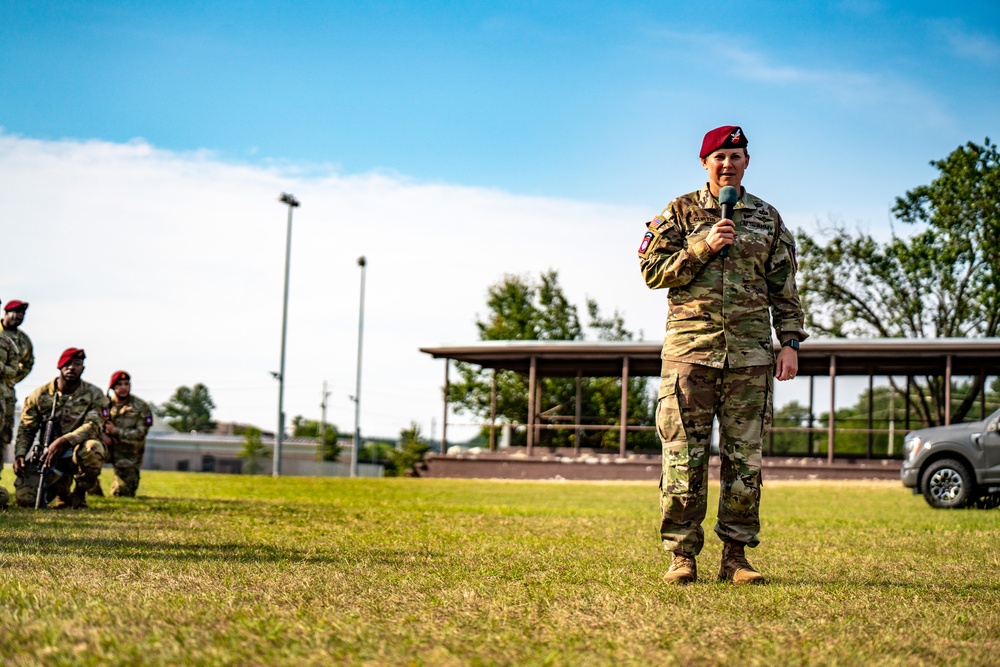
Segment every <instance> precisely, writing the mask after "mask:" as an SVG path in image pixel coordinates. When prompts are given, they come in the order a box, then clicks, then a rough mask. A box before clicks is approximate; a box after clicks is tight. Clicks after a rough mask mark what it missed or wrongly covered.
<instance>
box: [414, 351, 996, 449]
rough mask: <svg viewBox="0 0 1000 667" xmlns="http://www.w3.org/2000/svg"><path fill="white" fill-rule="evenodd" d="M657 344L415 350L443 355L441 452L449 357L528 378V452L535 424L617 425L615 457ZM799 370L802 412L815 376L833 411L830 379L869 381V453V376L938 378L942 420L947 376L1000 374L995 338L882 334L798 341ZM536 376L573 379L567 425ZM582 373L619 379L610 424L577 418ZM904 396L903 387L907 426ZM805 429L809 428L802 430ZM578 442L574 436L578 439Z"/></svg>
mask: <svg viewBox="0 0 1000 667" xmlns="http://www.w3.org/2000/svg"><path fill="white" fill-rule="evenodd" d="M661 347H662V344H661V343H659V342H652V341H641V342H631V341H624V342H608V341H597V342H592V341H524V340H518V341H479V342H475V343H470V344H466V345H445V346H440V347H423V348H420V351H421V352H424V353H426V354H429V355H431V356H432V357H434V358H436V359H444V360H445V387H444V397H445V398H444V401H445V404H444V422H443V431H442V437H441V443H442V453H444V451H443V450H444V445H445V443H446V442H447V433H448V388H449V367H450V364H451V361H452V360H455V361H461V362H466V363H471V364H477V365H479V366H481V367H482V368H483V369H484V370H486V369H491V370H493V371H497V370H510V371H515V372H518V373H521V374H524V375H526V376H527V378H528V423H527V424H526V426H527V455H528V456H532V455H533V449H534V447H535V445H536V443H537V441H538V436H539V433H540V431H541V429H573V430H576V431H577V432H578V433H580V432H582V431H583V430H617V431H619V433H620V439H619V443H620V445H619V456H620V457H622V458H624V457H625V455H626V451H625V442H626V436H627V434H628V433H629V432H633V431H644V430H645V431H648V430H653V429H654V428H655V427H653V426H646V425H635V424H628V423H627V420H626V419H625V415H627V414H628V392H627V386H628V382H627V381H628V379H629V378H630V377H639V376H644V377H656V376H659V375H660V349H661ZM798 374H799V376H800V377H801V376H808V377H809V382H810V390H809V414H810V415H813V414H814V406H813V387H814V381H815V379H816V378H817V377H824V376H825V377H828V378H829V383H830V405H829V411H830V414H831V415H834V414H835V407H834V406H835V399H836V379H837V377H838V376H848V375H851V376H868V386H869V392H868V396H869V411H868V414H869V427H868V429H867V430H868V432H869V441H868V442H869V445H868V457H869V458H870V457H871V456H872V451H871V449H872V448H871V442H872V437H871V436H872V433H873V430H872V428H871V414H872V410H871V407H870V406H871V400H872V391H871V388H872V386H873V378H874V377H875V376H905V377H906V378H907V386H908V387H909V385H910V383H911V382H912V381H913V378H914V377H916V376H925V377H942V378H943V379H944V387H945V401H944V403H945V414H944V423H945V424H950V423H951V379H952V377H954V376H959V377H961V376H972V377H976V376H978V377H980V378H982V380H983V384H984V386H985V382H986V378H988V377H991V376H997V375H1000V338H921V339H903V338H883V339H813V338H810V339H809V340H808V341H807V342H806V343H803V344H802V348H801V350H800V351H799V373H798ZM543 377H561V378H571V377H575V378H576V379H577V400H576V415H575V420H574V422H573V423H564V424H544V423H542V421H541V419H540V415H539V410H538V406H539V405H540V395H539V392H540V389H541V383H540V382H539V380H540V379H541V378H543ZM584 377H614V378H619V379H620V380H621V386H622V393H621V410H620V412H619V420H618V423H617V424H615V425H595V424H584V423H582V415H581V405H580V403H581V400H580V396H581V392H580V386H581V380H582V378H584ZM909 398H910V392H909V391H907V392H906V400H907V410H906V412H905V414H906V415H907V417H906V419H907V423H906V424H905V428H907V429H909V427H910V425H909V423H908V422H909V413H910V411H909ZM980 400H981V401H982V402H981V405H980V411H981V412H983V413H985V409H986V408H985V391H984V392H982V393H981V395H980ZM495 422H496V373H495V372H494V373H493V392H492V414H491V417H490V426H491V429H490V431H491V432H490V450H491V451H493V450H495V448H496V436H495ZM835 426H836V420H835V419H830V420H829V422H828V425H827V459H828V461H830V462H831V463H832V462H833V457H834V438H835V436H834V432H835ZM805 430H812V429H805ZM578 441H579V439H578Z"/></svg>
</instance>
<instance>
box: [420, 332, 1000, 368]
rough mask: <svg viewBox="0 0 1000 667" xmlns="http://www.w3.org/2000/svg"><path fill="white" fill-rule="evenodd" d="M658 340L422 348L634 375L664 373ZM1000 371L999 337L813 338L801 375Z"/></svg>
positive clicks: (448, 355)
mask: <svg viewBox="0 0 1000 667" xmlns="http://www.w3.org/2000/svg"><path fill="white" fill-rule="evenodd" d="M661 347H662V343H661V342H659V341H637V342H630V341H626V342H617V341H615V342H609V341H536V340H512V341H478V342H474V343H468V344H463V345H441V346H438V347H422V348H420V351H421V352H425V353H427V354H430V355H431V356H433V357H434V358H437V359H454V360H457V361H464V362H468V363H472V364H478V365H479V366H482V367H483V368H496V369H502V370H513V371H518V372H520V373H527V372H528V370H529V368H530V365H531V359H532V357H534V358H535V363H536V369H537V372H538V373H539V374H540V375H542V376H545V377H575V376H576V374H577V373H578V372H579V373H581V374H582V375H584V376H589V377H601V376H607V377H617V376H620V375H621V373H622V361H623V359H625V358H626V357H627V358H628V360H629V374H630V375H632V376H637V375H645V376H657V375H659V374H660V349H661ZM832 357H835V358H836V374H837V375H869V374H872V375H915V376H920V375H944V374H945V370H946V368H947V366H948V361H949V357H950V361H951V373H950V374H951V375H953V376H954V375H979V374H980V373H984V374H985V375H1000V338H877V339H868V338H836V339H831V338H827V339H822V338H810V339H808V340H807V341H805V342H804V343H802V348H801V349H800V350H799V375H800V376H801V375H824V376H825V375H830V368H831V358H832Z"/></svg>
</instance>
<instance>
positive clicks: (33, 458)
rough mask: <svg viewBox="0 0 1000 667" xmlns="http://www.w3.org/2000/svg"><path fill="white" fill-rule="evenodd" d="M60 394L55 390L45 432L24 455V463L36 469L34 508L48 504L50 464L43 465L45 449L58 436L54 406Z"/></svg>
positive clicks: (57, 402)
mask: <svg viewBox="0 0 1000 667" xmlns="http://www.w3.org/2000/svg"><path fill="white" fill-rule="evenodd" d="M61 395H62V394H60V393H59V392H56V394H55V396H53V397H52V412H51V413H50V414H49V418H48V420H47V421H46V422H45V432H44V434H43V435H42V437H40V438H39V439H38V441H37V442H35V444H34V445H32V446H31V449H30V450H28V454H27V456H25V457H24V463H25V465H34V466H35V469H36V470H38V491H37V492H36V493H35V509H36V510H37V509H41V508H43V507H45V506H46V505H48V502H46V501H45V473H47V472H48V471H49V468H50V466H47V465H45V450H46V449H48V448H49V445H51V444H52V441H53V440H55V439H56V438H58V437H59V436H58V435H57V434H56V406H57V405H58V404H59V397H60V396H61Z"/></svg>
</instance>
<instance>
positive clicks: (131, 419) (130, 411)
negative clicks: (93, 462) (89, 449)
mask: <svg viewBox="0 0 1000 667" xmlns="http://www.w3.org/2000/svg"><path fill="white" fill-rule="evenodd" d="M108 389H109V391H110V392H111V405H110V411H111V417H110V419H108V421H107V422H105V424H104V432H103V433H102V434H101V441H102V442H103V443H104V446H105V448H106V449H107V452H108V457H107V462H108V463H110V464H111V465H112V466H114V471H115V481H114V484H112V485H111V495H113V496H130V497H131V496H134V495H135V493H136V491H137V490H138V488H139V470H140V469H141V468H142V457H143V454H144V453H145V451H146V433H147V432H148V431H149V427H150V426H152V425H153V410H152V408H150V406H149V404H148V403H146V401H144V400H142V399H141V398H139V397H138V396H136V395H135V394H133V393H132V376H131V375H129V374H128V373H126V372H125V371H115V372H114V373H112V374H111V382H109V383H108Z"/></svg>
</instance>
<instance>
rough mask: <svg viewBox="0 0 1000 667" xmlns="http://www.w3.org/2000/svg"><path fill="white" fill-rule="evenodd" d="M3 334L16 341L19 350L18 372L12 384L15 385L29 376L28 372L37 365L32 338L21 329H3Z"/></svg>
mask: <svg viewBox="0 0 1000 667" xmlns="http://www.w3.org/2000/svg"><path fill="white" fill-rule="evenodd" d="M3 335H4V337H6V338H9V339H10V340H12V341H14V345H15V346H16V347H17V352H18V369H17V374H16V375H15V376H14V382H12V383H11V384H10V386H11V387H13V386H14V385H15V384H17V383H18V382H20V381H21V380H23V379H24V378H26V377H28V373H30V372H31V369H32V368H33V367H34V366H35V351H34V348H33V347H32V345H31V339H30V338H28V334H26V333H24V332H23V331H21V330H20V329H3Z"/></svg>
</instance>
